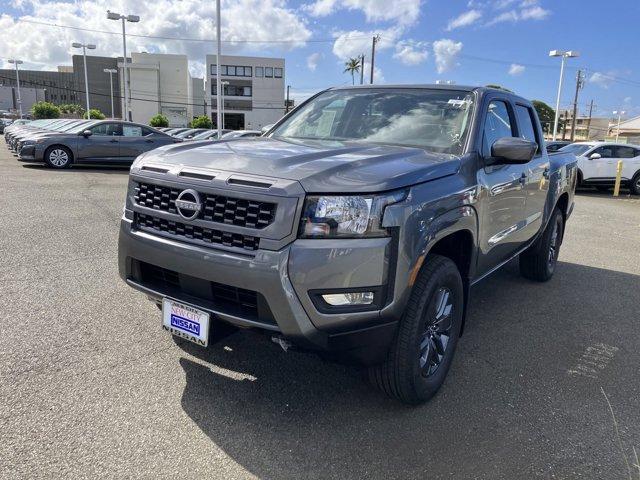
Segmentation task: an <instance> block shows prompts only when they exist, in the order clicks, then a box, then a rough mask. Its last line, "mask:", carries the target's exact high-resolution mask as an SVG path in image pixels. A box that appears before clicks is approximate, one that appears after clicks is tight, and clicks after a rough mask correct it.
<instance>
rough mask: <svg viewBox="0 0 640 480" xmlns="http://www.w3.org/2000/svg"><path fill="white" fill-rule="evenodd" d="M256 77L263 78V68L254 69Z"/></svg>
mask: <svg viewBox="0 0 640 480" xmlns="http://www.w3.org/2000/svg"><path fill="white" fill-rule="evenodd" d="M256 77H264V68H262V67H256Z"/></svg>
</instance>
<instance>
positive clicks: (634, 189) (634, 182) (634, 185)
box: [629, 172, 640, 195]
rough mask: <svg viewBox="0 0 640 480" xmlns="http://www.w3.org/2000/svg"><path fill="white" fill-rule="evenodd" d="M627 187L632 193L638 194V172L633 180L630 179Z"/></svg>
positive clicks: (639, 175) (639, 191) (639, 173)
mask: <svg viewBox="0 0 640 480" xmlns="http://www.w3.org/2000/svg"><path fill="white" fill-rule="evenodd" d="M629 189H630V190H631V193H633V194H634V195H640V172H638V173H636V174H635V176H634V177H633V180H631V185H630V186H629Z"/></svg>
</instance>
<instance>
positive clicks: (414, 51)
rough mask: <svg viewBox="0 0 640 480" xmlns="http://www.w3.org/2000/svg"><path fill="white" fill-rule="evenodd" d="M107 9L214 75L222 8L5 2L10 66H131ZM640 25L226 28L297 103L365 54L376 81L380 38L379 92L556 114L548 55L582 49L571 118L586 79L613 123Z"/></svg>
mask: <svg viewBox="0 0 640 480" xmlns="http://www.w3.org/2000/svg"><path fill="white" fill-rule="evenodd" d="M108 9H110V10H112V11H115V12H119V13H125V14H134V15H139V16H140V18H141V21H140V23H135V24H134V23H129V24H127V34H128V36H127V43H128V48H129V51H139V52H141V51H146V52H152V53H181V54H186V55H188V57H189V62H190V69H191V72H192V74H193V75H197V76H202V75H203V74H204V71H205V67H204V57H205V55H206V54H207V53H215V43H214V39H215V2H214V1H213V0H155V1H141V0H93V1H89V0H86V1H80V0H68V1H64V0H3V1H2V2H0V64H2V65H3V66H4V67H3V68H8V67H10V66H11V65H9V64H8V63H7V59H8V58H19V59H21V60H23V61H24V62H25V63H24V65H22V66H21V67H22V68H30V69H37V70H48V69H55V68H56V66H57V65H70V64H71V55H72V54H74V53H76V52H77V50H75V51H74V49H72V48H71V43H72V42H85V43H94V44H96V45H97V49H96V50H94V51H93V52H95V54H96V55H105V56H117V55H120V56H121V55H122V40H121V36H120V34H119V32H120V24H119V23H116V22H114V21H111V20H107V18H106V11H107V10H108ZM639 25H640V0H610V1H608V2H606V3H604V2H602V1H601V0H465V1H455V0H302V1H287V0H222V22H221V28H222V40H223V42H224V43H223V46H222V51H223V54H236V55H256V56H276V57H282V58H284V59H285V61H286V69H285V75H286V84H288V85H291V94H292V97H294V99H296V100H297V101H300V100H302V99H304V98H306V97H308V96H309V95H311V94H313V93H315V92H317V91H319V90H322V89H324V88H327V87H329V86H334V85H344V84H350V83H351V81H352V80H351V76H350V75H349V74H348V73H344V66H345V62H346V61H347V60H348V59H349V58H350V57H355V56H358V55H360V54H365V56H366V60H365V71H366V73H365V79H366V80H368V77H369V68H370V63H369V62H370V54H371V39H372V37H373V36H374V35H379V36H380V40H379V42H378V43H377V46H376V57H375V72H374V81H375V83H387V84H389V83H392V84H395V83H397V84H406V83H433V82H435V81H437V80H449V81H453V82H455V83H456V84H464V85H486V84H488V83H492V84H499V85H502V86H504V87H507V88H509V89H511V90H513V91H515V92H516V93H518V94H520V95H522V96H524V97H526V98H529V99H539V100H543V101H545V102H547V103H549V104H550V105H551V106H552V107H553V106H555V98H556V92H557V88H558V80H559V73H560V59H559V58H552V57H549V56H548V53H549V51H550V50H554V49H559V50H573V51H578V52H579V53H580V56H579V57H577V58H570V59H568V60H567V68H566V69H565V82H564V87H563V90H562V96H561V104H560V105H561V109H570V108H571V105H572V103H573V96H574V92H575V78H576V74H577V71H578V69H582V70H583V71H584V75H585V82H584V88H583V89H582V90H581V91H580V98H579V102H578V107H579V111H580V113H583V114H584V113H587V112H588V104H589V102H590V101H591V100H593V101H594V115H598V116H607V117H611V116H612V112H613V111H614V110H624V111H626V112H627V113H626V114H625V116H626V117H632V116H636V115H640V55H638V53H637V49H638V48H639V47H640V33H639ZM69 27H73V28H69ZM109 32H111V33H109ZM149 37H155V38H149ZM158 37H159V38H158ZM358 81H359V78H356V82H358Z"/></svg>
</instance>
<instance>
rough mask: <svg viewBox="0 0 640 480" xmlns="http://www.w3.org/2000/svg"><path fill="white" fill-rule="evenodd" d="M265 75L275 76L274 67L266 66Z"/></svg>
mask: <svg viewBox="0 0 640 480" xmlns="http://www.w3.org/2000/svg"><path fill="white" fill-rule="evenodd" d="M264 76H265V77H269V78H273V67H264Z"/></svg>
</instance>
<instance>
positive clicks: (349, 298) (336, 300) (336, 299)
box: [322, 292, 373, 307]
mask: <svg viewBox="0 0 640 480" xmlns="http://www.w3.org/2000/svg"><path fill="white" fill-rule="evenodd" d="M322 298H323V300H324V301H325V302H327V303H328V304H329V305H333V306H336V307H337V306H344V305H371V304H372V303H373V292H352V293H327V294H324V295H322Z"/></svg>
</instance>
